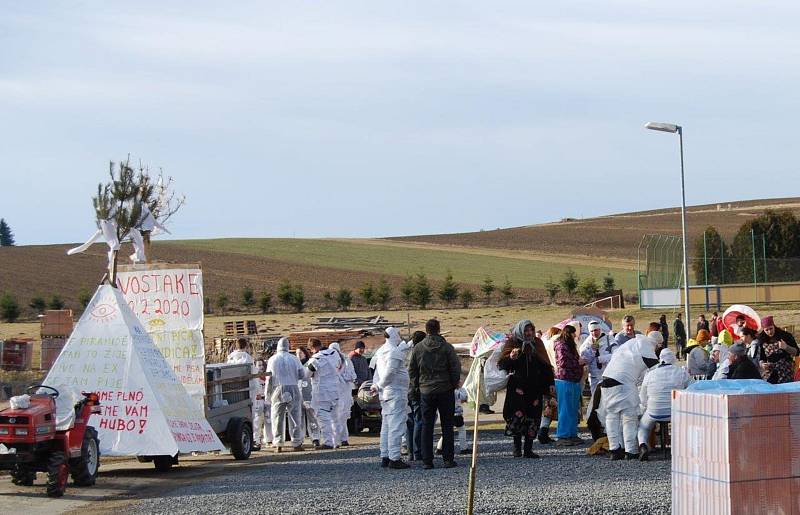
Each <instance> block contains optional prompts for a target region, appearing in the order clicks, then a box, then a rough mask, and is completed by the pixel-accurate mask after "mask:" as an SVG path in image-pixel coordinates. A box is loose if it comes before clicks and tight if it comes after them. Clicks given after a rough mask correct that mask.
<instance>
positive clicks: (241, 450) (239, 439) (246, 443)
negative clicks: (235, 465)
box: [227, 417, 253, 460]
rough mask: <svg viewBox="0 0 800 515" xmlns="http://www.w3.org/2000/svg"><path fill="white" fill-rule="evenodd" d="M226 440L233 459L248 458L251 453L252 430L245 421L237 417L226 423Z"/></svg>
mask: <svg viewBox="0 0 800 515" xmlns="http://www.w3.org/2000/svg"><path fill="white" fill-rule="evenodd" d="M227 438H228V442H229V443H230V446H231V454H233V457H234V458H236V459H237V460H246V459H247V458H249V457H250V453H251V452H253V430H252V429H251V428H250V424H249V423H248V422H247V421H246V420H245V419H243V418H238V417H237V418H232V419H231V420H230V422H228V431H227Z"/></svg>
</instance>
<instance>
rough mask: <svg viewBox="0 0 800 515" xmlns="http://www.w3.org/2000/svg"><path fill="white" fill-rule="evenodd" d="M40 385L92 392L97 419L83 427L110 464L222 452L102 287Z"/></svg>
mask: <svg viewBox="0 0 800 515" xmlns="http://www.w3.org/2000/svg"><path fill="white" fill-rule="evenodd" d="M44 384H46V385H47V386H52V387H54V388H56V389H58V390H60V391H64V392H68V391H69V390H71V391H73V392H81V391H84V392H96V393H97V394H98V395H99V396H100V405H101V409H102V412H101V413H100V414H99V415H97V414H96V415H92V419H91V420H90V424H91V425H92V426H94V427H95V428H96V429H97V431H98V433H99V436H100V450H101V452H102V453H103V454H106V455H111V456H129V455H139V456H153V455H170V456H172V455H175V454H176V453H178V452H180V453H188V452H192V451H204V452H207V451H214V450H221V449H222V443H221V442H220V441H219V438H217V435H216V434H215V433H214V431H213V430H212V429H211V426H210V425H209V424H208V422H207V421H206V419H205V416H204V412H203V409H202V408H201V407H198V406H197V404H196V403H195V402H192V401H191V400H190V398H189V395H188V394H187V392H186V389H185V388H184V386H183V384H181V381H180V380H179V379H178V377H177V376H176V374H175V372H174V370H173V367H172V366H171V365H170V364H169V363H167V361H166V360H165V359H164V356H163V355H162V353H161V352H160V351H159V349H158V348H157V347H156V346H155V344H154V343H153V340H152V338H151V337H150V335H149V334H148V333H147V331H145V328H144V327H143V325H142V323H141V322H140V321H139V319H138V318H137V317H136V316H135V315H134V314H133V312H132V311H131V309H130V307H129V305H128V303H127V302H126V300H125V298H124V297H123V296H122V293H121V292H120V291H119V290H118V289H116V288H113V287H111V286H110V285H101V286H100V287H98V289H97V291H96V292H95V294H94V297H92V300H91V302H89V305H88V306H87V307H86V310H85V311H84V314H83V316H81V318H80V320H79V321H78V324H77V325H76V327H75V329H74V330H73V332H72V335H71V336H70V338H69V340H68V341H67V343H66V345H65V346H64V349H63V350H62V351H61V354H60V355H59V356H58V359H57V360H56V362H55V363H54V364H53V367H52V368H51V369H50V372H49V373H48V375H47V378H45V380H44Z"/></svg>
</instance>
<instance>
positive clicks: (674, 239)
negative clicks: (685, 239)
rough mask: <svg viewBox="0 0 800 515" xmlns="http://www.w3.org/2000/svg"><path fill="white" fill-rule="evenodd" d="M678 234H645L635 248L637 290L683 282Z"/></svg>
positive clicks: (681, 251)
mask: <svg viewBox="0 0 800 515" xmlns="http://www.w3.org/2000/svg"><path fill="white" fill-rule="evenodd" d="M681 243H682V240H681V238H680V237H679V236H667V235H664V234H645V235H644V236H643V237H642V241H640V242H639V248H638V249H637V262H638V283H639V290H645V289H653V288H677V287H678V286H680V285H681V284H683V246H682V244H681Z"/></svg>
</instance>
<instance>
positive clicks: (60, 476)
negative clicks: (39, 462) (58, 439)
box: [47, 451, 69, 497]
mask: <svg viewBox="0 0 800 515" xmlns="http://www.w3.org/2000/svg"><path fill="white" fill-rule="evenodd" d="M68 478H69V465H67V457H66V456H65V455H64V452H63V451H55V452H53V453H52V454H51V455H50V457H49V458H48V459H47V497H61V496H62V495H64V491H65V490H66V489H67V479H68Z"/></svg>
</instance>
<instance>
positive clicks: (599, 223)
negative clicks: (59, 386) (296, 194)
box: [0, 198, 800, 314]
mask: <svg viewBox="0 0 800 515" xmlns="http://www.w3.org/2000/svg"><path fill="white" fill-rule="evenodd" d="M720 207H721V209H718V206H717V205H707V206H693V207H691V208H690V209H689V229H690V235H693V236H697V235H699V234H702V230H703V228H704V227H706V226H708V225H714V226H716V227H717V228H718V229H720V231H721V232H722V233H723V234H724V235H726V236H728V237H730V236H732V235H733V234H734V233H735V231H736V230H737V229H738V227H739V226H740V225H741V224H742V223H743V222H744V221H746V220H747V219H749V218H752V217H754V216H757V215H758V214H759V213H761V212H762V211H763V210H764V209H766V208H768V207H772V208H781V207H784V208H789V209H792V210H794V211H795V212H797V213H800V199H798V198H787V199H771V200H756V201H749V202H737V203H733V204H732V205H731V206H730V208H728V205H724V206H720ZM648 233H662V234H680V215H679V210H675V209H667V210H656V211H647V212H641V213H624V214H618V215H610V216H604V217H599V218H591V219H584V220H571V221H562V222H555V223H550V224H543V225H535V226H527V227H517V228H511V229H501V230H496V231H481V232H474V233H462V234H443V235H427V236H415V237H404V238H388V239H325V240H307V239H281V238H269V239H266V238H265V239H257V238H256V239H213V240H184V241H165V242H156V243H155V244H154V259H156V260H159V261H166V262H182V263H201V264H202V266H203V270H204V275H205V286H206V295H207V296H209V297H210V298H211V299H212V300H214V299H215V298H216V297H217V295H218V294H219V293H220V292H223V291H224V292H226V294H227V295H228V297H229V298H230V299H231V305H232V306H237V305H238V303H239V301H238V300H239V297H240V295H241V291H242V289H243V288H245V287H246V286H249V287H251V288H253V289H254V290H255V291H256V293H257V294H258V293H260V292H262V291H267V292H271V293H272V294H273V298H274V296H275V295H274V294H275V291H276V289H277V286H278V284H280V283H281V282H282V281H283V280H286V279H288V280H291V281H292V282H293V283H300V284H302V285H303V287H304V289H305V292H306V298H307V302H308V303H309V304H310V305H311V306H312V307H318V306H322V304H323V302H322V296H323V293H324V292H326V291H327V292H332V293H335V292H336V291H337V290H338V289H339V288H342V287H346V288H350V289H351V290H353V291H354V293H355V292H356V291H357V290H358V289H359V288H360V287H361V286H362V285H363V284H364V283H365V282H367V281H373V282H377V281H378V280H379V279H380V278H382V277H383V278H385V279H386V280H387V281H388V282H389V283H390V284H391V286H392V289H393V292H394V297H395V303H396V302H398V299H399V297H400V288H401V285H402V282H403V279H404V277H405V276H406V275H407V274H414V273H417V272H419V271H420V270H424V272H425V273H426V274H427V276H428V277H429V279H431V281H432V282H433V283H434V287H435V285H436V283H437V282H438V281H441V280H442V279H443V278H444V276H445V274H446V273H447V271H448V270H450V271H452V273H453V275H454V277H455V280H456V281H457V282H458V283H460V284H462V285H467V286H468V287H470V288H471V289H472V290H473V291H474V292H476V294H477V297H479V298H480V297H481V295H480V294H479V293H478V292H479V290H478V287H479V285H480V284H481V283H482V282H483V280H484V279H485V278H486V277H487V276H490V277H492V278H493V279H494V282H495V284H496V285H498V286H499V285H500V284H502V283H503V282H504V281H505V278H506V277H508V279H509V280H510V281H511V283H512V284H513V285H514V287H515V289H516V295H517V297H518V298H522V299H541V298H542V297H543V296H544V292H543V291H542V287H543V285H544V283H545V282H547V281H548V280H549V279H550V278H552V279H554V280H556V281H557V280H558V279H559V278H560V277H561V276H562V275H563V273H564V272H565V271H566V270H568V269H573V270H574V271H575V272H576V273H577V274H578V275H579V276H580V277H590V276H591V277H594V278H595V279H597V280H598V282H600V281H602V278H603V277H604V276H605V275H606V274H611V275H612V276H614V278H615V280H616V283H617V285H618V286H621V287H622V288H623V289H625V290H626V291H629V292H630V291H633V290H635V263H636V261H635V260H636V247H637V245H638V243H639V240H640V239H641V236H642V235H643V234H648ZM70 247H71V245H39V246H25V247H2V248H0V264H1V265H2V266H0V291H5V290H8V291H11V292H13V293H14V294H15V295H16V296H17V298H18V299H19V301H20V304H21V305H22V306H23V307H26V306H27V304H28V303H29V301H30V299H31V297H33V296H34V295H37V294H39V295H43V296H45V297H48V298H49V297H50V296H52V295H53V294H57V295H59V296H61V297H62V298H63V299H64V300H65V301H66V302H67V305H68V307H72V308H77V307H78V301H77V296H78V292H79V291H80V290H81V289H82V288H85V289H87V290H89V291H92V290H93V289H94V287H95V286H96V284H97V282H98V281H99V280H100V278H101V277H102V275H103V270H104V267H105V260H106V252H105V247H104V246H102V245H95V246H93V247H92V248H91V249H90V250H89V251H88V252H86V253H84V254H82V255H77V256H71V257H68V256H66V250H67V249H68V248H70ZM128 254H130V250H129V248H128V246H124V247H123V251H122V252H121V255H122V256H127V255H128ZM354 297H355V301H356V302H357V301H358V296H357V295H354ZM28 314H30V313H28Z"/></svg>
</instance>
